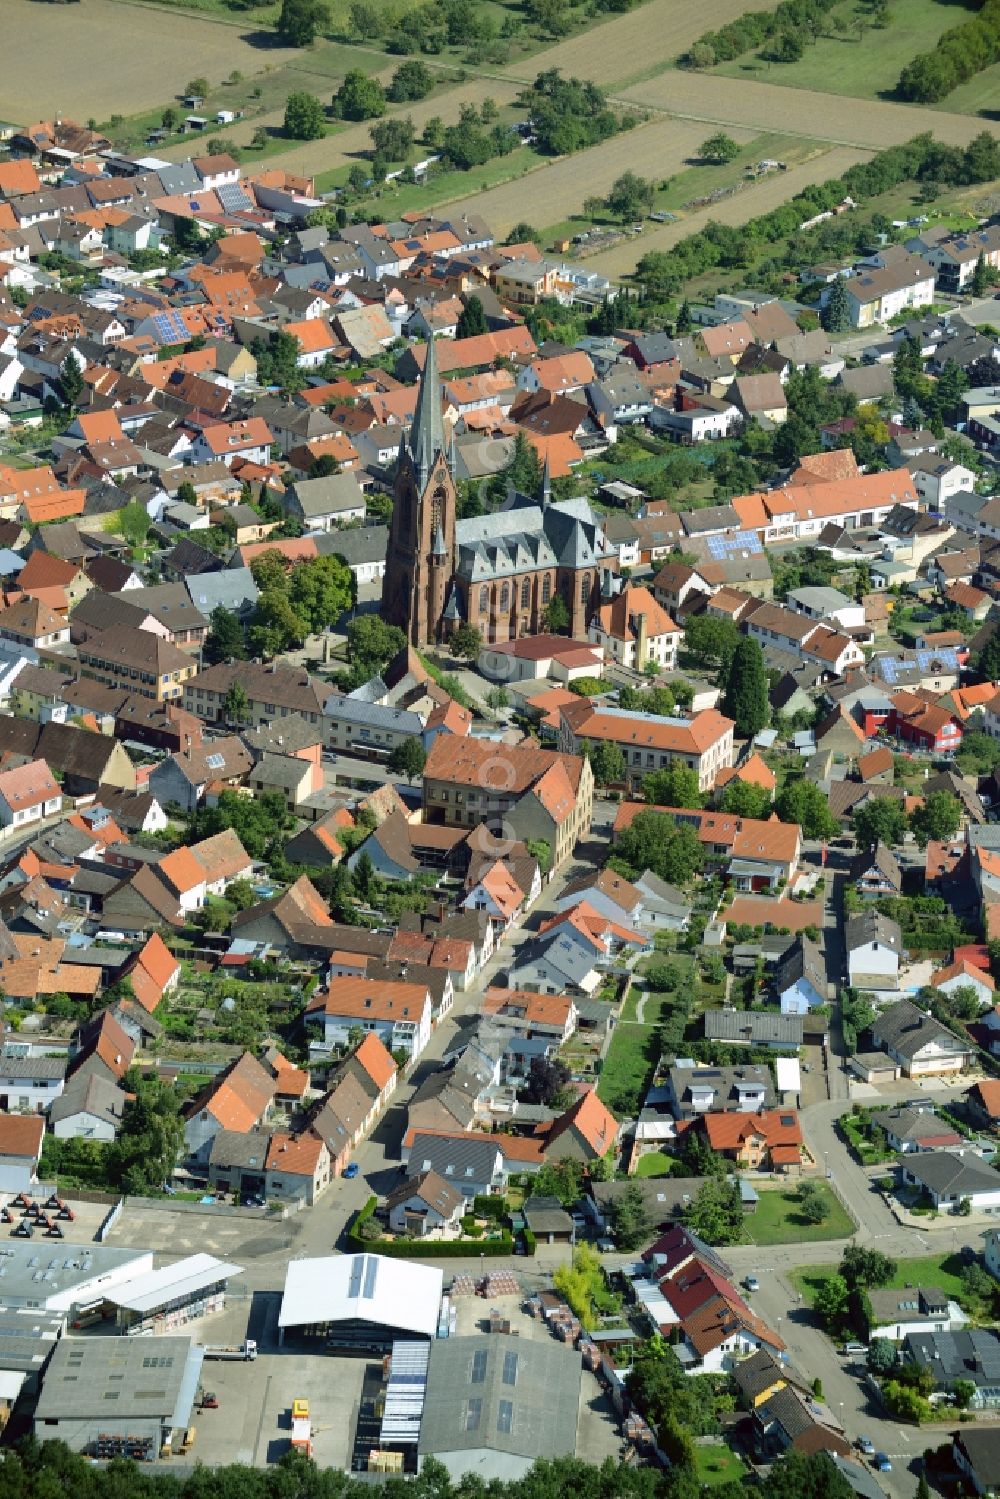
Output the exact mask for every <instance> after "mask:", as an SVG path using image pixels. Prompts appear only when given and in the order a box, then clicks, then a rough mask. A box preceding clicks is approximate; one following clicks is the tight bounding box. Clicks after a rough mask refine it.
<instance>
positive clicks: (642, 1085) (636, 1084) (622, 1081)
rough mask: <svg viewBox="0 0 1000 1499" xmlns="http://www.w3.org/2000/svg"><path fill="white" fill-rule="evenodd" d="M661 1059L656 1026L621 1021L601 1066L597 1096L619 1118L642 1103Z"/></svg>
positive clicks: (631, 1111)
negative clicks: (628, 1023) (626, 1023)
mask: <svg viewBox="0 0 1000 1499" xmlns="http://www.w3.org/2000/svg"><path fill="white" fill-rule="evenodd" d="M659 1058H660V1044H659V1041H658V1040H657V1035H656V1029H655V1027H654V1026H651V1025H621V1024H619V1026H618V1028H617V1030H616V1031H615V1034H614V1036H613V1037H612V1040H611V1045H610V1047H609V1048H608V1054H607V1056H606V1057H605V1059H604V1066H603V1067H602V1068H601V1076H600V1079H599V1080H598V1084H597V1096H598V1098H600V1099H601V1100H602V1101H603V1102H604V1103H606V1104H607V1106H608V1108H609V1109H610V1110H611V1112H612V1113H613V1114H615V1115H616V1116H617V1117H618V1118H619V1119H620V1118H622V1117H623V1115H626V1114H630V1113H634V1112H635V1110H636V1109H637V1108H638V1107H639V1105H640V1104H641V1102H642V1099H643V1096H644V1095H645V1092H646V1089H647V1088H648V1086H649V1083H650V1079H651V1078H652V1076H653V1071H654V1069H655V1067H656V1064H657V1062H658V1061H659Z"/></svg>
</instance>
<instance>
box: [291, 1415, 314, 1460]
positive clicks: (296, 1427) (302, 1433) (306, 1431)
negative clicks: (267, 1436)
mask: <svg viewBox="0 0 1000 1499" xmlns="http://www.w3.org/2000/svg"><path fill="white" fill-rule="evenodd" d="M292 1451H293V1452H302V1453H304V1454H305V1456H306V1457H312V1455H313V1444H312V1427H311V1426H310V1424H309V1417H308V1416H293V1417H292Z"/></svg>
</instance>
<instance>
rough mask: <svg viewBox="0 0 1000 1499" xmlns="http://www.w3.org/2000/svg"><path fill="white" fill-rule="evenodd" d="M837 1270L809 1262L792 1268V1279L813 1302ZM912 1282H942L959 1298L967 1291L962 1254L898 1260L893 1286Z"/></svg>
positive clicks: (947, 1290) (918, 1283) (930, 1283)
mask: <svg viewBox="0 0 1000 1499" xmlns="http://www.w3.org/2000/svg"><path fill="white" fill-rule="evenodd" d="M836 1273H837V1266H836V1265H808V1266H803V1267H802V1268H801V1269H800V1270H793V1271H791V1279H792V1281H793V1282H794V1284H795V1285H796V1286H797V1287H798V1289H799V1290H800V1291H801V1292H802V1295H803V1298H804V1299H805V1300H806V1301H807V1302H808V1303H809V1305H810V1306H811V1305H812V1304H813V1302H814V1301H815V1300H816V1292H817V1291H818V1290H819V1288H820V1286H821V1285H822V1284H823V1282H824V1281H825V1280H828V1279H829V1277H830V1276H831V1275H836ZM908 1285H910V1286H939V1287H940V1289H941V1290H942V1291H944V1292H946V1294H947V1295H949V1296H951V1297H952V1298H954V1299H958V1298H959V1297H960V1296H962V1295H963V1294H964V1291H965V1288H964V1286H963V1284H962V1256H961V1255H960V1254H930V1255H927V1256H925V1257H923V1258H920V1259H913V1260H897V1261H896V1274H895V1275H894V1276H893V1278H892V1280H891V1281H890V1282H889V1286H890V1287H891V1288H892V1289H893V1290H902V1289H903V1288H904V1287H905V1286H908Z"/></svg>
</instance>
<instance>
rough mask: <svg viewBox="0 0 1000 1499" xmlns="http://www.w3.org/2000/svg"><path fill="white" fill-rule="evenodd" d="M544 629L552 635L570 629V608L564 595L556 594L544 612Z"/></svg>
mask: <svg viewBox="0 0 1000 1499" xmlns="http://www.w3.org/2000/svg"><path fill="white" fill-rule="evenodd" d="M542 628H543V629H544V630H546V631H548V633H549V634H550V635H561V634H562V633H563V631H564V630H568V629H569V608H568V607H567V604H566V600H565V599H564V598H563V596H562V594H559V593H554V594H553V595H552V597H551V598H550V599H549V602H548V603H547V604H546V605H545V608H544V609H543V610H542Z"/></svg>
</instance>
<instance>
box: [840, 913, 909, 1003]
mask: <svg viewBox="0 0 1000 1499" xmlns="http://www.w3.org/2000/svg"><path fill="white" fill-rule="evenodd" d="M844 935H845V940H846V943H847V973H848V982H849V983H850V984H851V985H852V987H853V988H855V989H871V990H874V991H876V992H880V991H885V990H888V991H890V992H893V991H895V990H896V989H897V988H898V984H899V962H900V957H901V956H902V948H903V935H902V932H901V931H900V929H899V926H898V924H897V923H896V922H895V921H891V920H890V919H889V917H888V916H883V915H882V914H881V912H879V911H861V912H859V913H857V914H856V915H854V916H849V917H848V918H847V922H846V924H845V928H844Z"/></svg>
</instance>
